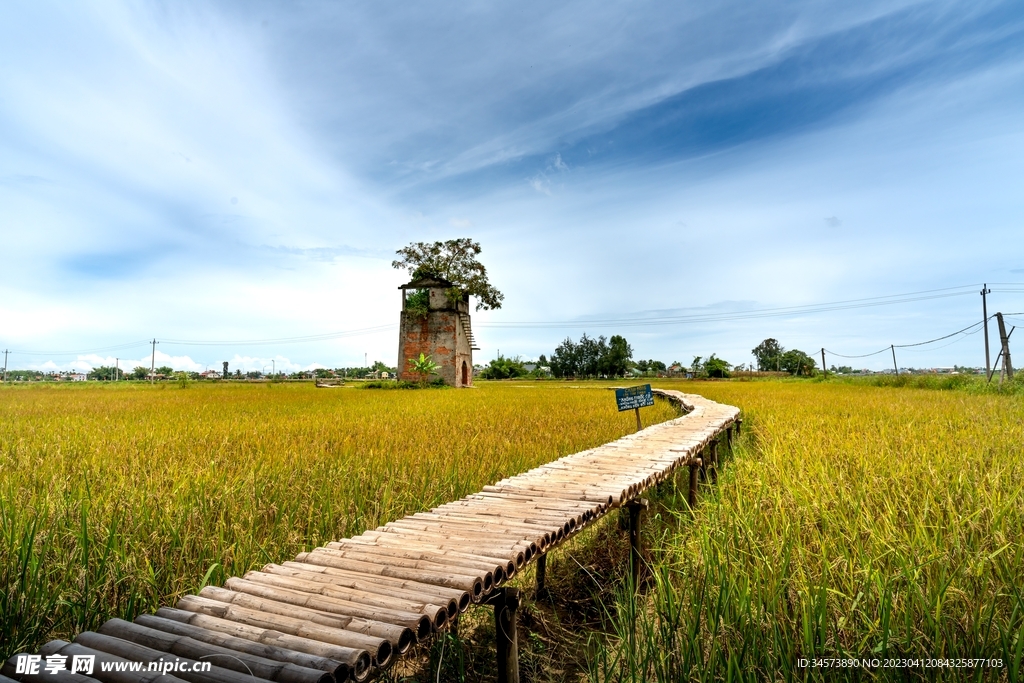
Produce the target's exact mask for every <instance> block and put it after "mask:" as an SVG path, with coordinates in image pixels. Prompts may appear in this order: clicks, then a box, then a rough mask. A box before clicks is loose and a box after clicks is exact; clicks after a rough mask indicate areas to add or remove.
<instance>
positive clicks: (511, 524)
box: [404, 512, 565, 543]
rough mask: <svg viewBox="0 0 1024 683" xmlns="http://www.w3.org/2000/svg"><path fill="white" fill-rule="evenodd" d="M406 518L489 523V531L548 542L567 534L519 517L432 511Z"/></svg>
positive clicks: (423, 520)
mask: <svg viewBox="0 0 1024 683" xmlns="http://www.w3.org/2000/svg"><path fill="white" fill-rule="evenodd" d="M404 519H408V520H412V521H414V522H416V523H419V522H432V523H434V524H441V525H450V524H457V525H460V526H469V527H471V528H480V526H481V524H487V525H488V531H492V530H501V531H507V532H508V533H513V534H518V535H520V536H522V537H523V538H544V539H545V541H546V542H548V543H553V542H555V541H559V540H561V539H562V537H563V536H565V530H564V529H563V528H562V527H561V526H558V527H555V528H552V526H550V525H546V524H540V523H538V524H531V523H528V522H523V521H521V520H519V519H509V520H503V519H493V518H492V519H489V518H488V517H486V516H485V515H469V514H458V513H449V514H445V515H440V514H435V513H431V512H418V513H416V514H415V515H410V516H409V517H405V518H404Z"/></svg>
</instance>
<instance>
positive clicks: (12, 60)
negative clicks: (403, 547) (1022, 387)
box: [0, 0, 1024, 371]
mask: <svg viewBox="0 0 1024 683" xmlns="http://www.w3.org/2000/svg"><path fill="white" fill-rule="evenodd" d="M1022 180H1024V5H1021V4H1020V3H1014V2H986V1H984V0H982V1H978V2H970V3H967V2H959V3H957V2H894V1H892V0H890V1H888V2H871V1H867V2H861V3H839V2H815V1H811V2H775V3H761V4H760V5H757V4H754V5H751V4H750V3H740V2H731V1H728V0H726V1H723V2H717V3H703V2H701V3H698V2H678V3H671V4H669V3H652V2H644V1H638V2H630V3H605V4H603V5H595V3H583V2H567V3H557V4H556V5H555V6H552V4H551V3H540V2H523V1H520V2H516V3H450V4H448V3H442V2H435V3H420V4H414V5H404V6H398V5H393V4H387V3H374V2H347V3H337V2H298V3H291V4H287V5H282V4H280V3H270V2H256V1H247V2H223V3H218V2H208V3H173V2H167V3H159V2H145V3H116V2H95V3H87V2H82V3H70V4H69V3H59V4H58V3H47V2H40V1H33V2H23V3H21V2H8V3H4V4H3V7H2V8H0V253H2V266H0V345H3V348H5V349H10V350H11V354H10V356H9V360H8V363H9V366H10V367H11V368H23V369H29V368H32V369H44V370H45V369H49V370H55V369H65V370H66V369H88V368H91V367H95V366H98V365H106V364H109V365H112V364H113V363H114V362H115V360H116V362H117V363H119V364H120V366H121V367H123V368H124V367H132V366H134V365H140V364H142V365H147V366H148V365H149V361H150V358H151V351H152V349H153V347H152V346H151V345H150V343H149V342H150V341H151V340H154V339H155V340H157V341H158V342H159V343H158V344H157V345H156V363H157V365H165V364H166V365H171V366H172V367H174V368H175V369H182V370H203V369H206V368H208V367H209V368H219V367H220V364H221V362H222V361H225V360H226V361H229V362H230V363H231V368H232V369H236V368H237V369H243V370H263V369H264V368H266V367H267V366H270V365H272V364H273V365H274V367H275V368H276V369H278V370H282V369H283V370H289V371H294V370H298V369H301V368H310V367H320V366H323V367H344V366H361V365H363V363H364V361H366V360H368V361H369V362H370V363H372V362H373V361H376V360H380V361H383V362H385V363H387V364H388V365H395V364H396V363H397V362H398V359H397V346H398V344H397V323H398V318H399V310H400V305H401V304H400V294H399V292H398V289H397V287H398V286H399V285H400V284H402V283H403V282H404V281H406V280H407V274H406V273H404V272H402V271H399V270H396V269H394V268H392V267H391V260H392V258H393V257H394V252H395V250H396V249H399V248H400V247H402V246H404V245H405V244H407V243H409V242H411V241H431V240H442V239H451V238H455V237H471V238H473V239H475V240H477V241H479V242H480V244H481V246H482V247H483V253H482V254H481V259H482V261H483V262H484V264H485V265H486V266H487V268H488V273H489V275H490V279H491V282H492V283H493V284H494V285H495V286H496V287H498V289H500V290H501V291H502V292H504V294H505V305H504V306H503V307H502V308H501V309H500V310H496V311H481V312H479V313H475V314H474V316H473V325H474V333H475V336H476V339H477V341H478V344H479V345H480V347H481V349H480V351H478V352H477V353H476V356H475V360H476V362H478V363H486V362H487V361H488V360H490V359H492V358H494V357H496V356H497V355H498V354H499V353H500V354H501V355H504V356H517V355H518V356H521V357H523V358H526V359H532V358H536V357H537V356H539V355H540V354H550V353H551V351H552V350H553V349H554V348H555V347H556V346H557V345H558V344H559V342H560V341H561V340H562V339H564V338H565V337H567V336H572V337H573V338H578V337H579V336H580V335H581V334H583V333H584V332H586V333H588V334H590V335H591V336H596V335H608V336H610V335H612V334H622V335H623V336H625V337H626V338H627V339H628V340H629V342H630V344H631V345H632V347H633V350H634V356H635V357H636V358H655V359H659V360H662V361H665V362H672V361H682V362H683V363H689V362H690V361H691V359H692V358H693V356H697V355H700V356H704V357H707V356H709V355H710V354H711V353H716V354H717V355H718V356H719V357H722V358H725V359H726V360H728V361H730V362H732V363H734V364H740V363H749V362H750V361H751V359H752V358H751V354H750V350H751V349H752V348H753V347H755V346H756V345H757V344H758V343H759V342H760V341H761V340H763V339H765V338H767V337H773V338H776V339H778V340H779V342H780V343H781V344H782V345H783V346H784V347H786V348H799V349H802V350H804V351H806V352H808V353H810V354H812V355H815V356H820V349H821V348H824V349H826V353H827V356H828V360H827V362H828V364H830V365H832V364H835V365H843V364H850V365H853V366H855V367H864V368H868V369H884V368H887V367H890V366H891V365H892V357H891V355H887V354H888V353H889V351H888V347H889V345H890V344H895V345H897V346H898V345H906V344H915V343H917V342H921V341H927V340H930V339H934V338H938V337H942V336H944V335H947V334H949V333H952V332H955V331H957V330H961V329H963V328H966V327H968V326H969V325H972V324H974V323H980V321H981V318H982V313H981V308H982V307H981V297H980V296H979V292H980V290H981V288H982V285H983V283H989V287H990V288H991V289H992V293H991V294H989V295H988V306H989V309H988V310H989V312H990V313H991V312H995V311H1001V312H1004V313H1007V314H1010V313H1016V314H1019V315H1017V317H1016V318H1013V317H1012V316H1011V317H1010V318H1008V319H1007V321H1008V324H1009V325H1014V324H1021V325H1024V284H1022V283H1024V229H1022V219H1024V182H1022ZM919 293H923V294H919ZM886 297H888V298H886ZM851 301H853V302H856V303H853V304H842V305H834V304H836V302H851ZM867 304H870V305H867ZM780 309H782V310H780ZM968 332H973V334H963V335H958V336H954V337H951V338H948V339H944V340H942V341H940V342H936V343H933V344H925V345H922V346H913V347H903V348H897V353H898V356H899V360H898V363H899V365H900V366H901V367H932V366H952V365H954V364H959V365H971V366H980V365H983V364H984V346H983V341H982V334H981V333H980V325H978V326H976V327H974V328H971V329H969V330H968ZM992 334H993V335H995V334H996V329H995V324H994V323H993V324H992ZM993 343H995V342H993ZM880 349H885V350H886V353H885V354H877V355H874V356H869V357H866V358H861V359H843V358H842V357H841V356H840V355H838V354H843V355H846V356H855V355H860V354H867V353H871V352H875V351H878V350H880ZM0 350H2V349H0ZM992 355H993V356H994V355H995V352H993V354H992Z"/></svg>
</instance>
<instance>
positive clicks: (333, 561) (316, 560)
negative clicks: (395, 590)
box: [295, 553, 484, 599]
mask: <svg viewBox="0 0 1024 683" xmlns="http://www.w3.org/2000/svg"><path fill="white" fill-rule="evenodd" d="M295 559H296V560H297V561H298V562H302V563H304V564H319V565H323V566H325V567H334V568H336V569H348V570H349V571H354V572H359V573H362V574H370V575H373V574H380V575H382V576H391V577H394V578H396V579H409V580H411V581H419V582H421V583H435V584H438V585H441V586H448V587H450V588H458V589H459V590H464V591H467V592H468V593H469V595H470V597H472V598H474V599H476V598H479V597H480V595H482V594H483V592H484V581H483V579H482V578H480V577H478V576H477V577H467V576H461V575H460V576H454V575H450V574H438V573H436V572H429V571H425V570H422V569H408V568H406V567H388V566H386V565H380V564H373V563H370V562H360V561H358V560H346V559H344V558H339V557H331V556H329V555H326V554H322V553H321V554H319V555H318V554H316V553H299V555H298V556H296V558H295Z"/></svg>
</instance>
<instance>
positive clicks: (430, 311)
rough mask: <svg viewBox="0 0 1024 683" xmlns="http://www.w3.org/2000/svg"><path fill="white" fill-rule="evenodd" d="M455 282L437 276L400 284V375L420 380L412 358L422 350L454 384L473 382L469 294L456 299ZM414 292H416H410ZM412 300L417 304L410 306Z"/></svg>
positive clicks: (403, 377)
mask: <svg viewBox="0 0 1024 683" xmlns="http://www.w3.org/2000/svg"><path fill="white" fill-rule="evenodd" d="M453 287H454V285H453V284H452V283H451V282H448V281H447V280H444V279H441V278H435V277H429V276H427V277H418V278H416V279H414V280H412V281H411V282H407V283H406V284H404V285H402V286H401V287H399V289H401V290H402V314H401V324H400V326H399V332H398V366H397V367H398V379H403V380H410V381H412V380H417V379H419V377H418V376H417V375H416V373H415V372H413V371H412V369H411V368H410V366H409V359H410V358H419V355H420V354H421V353H422V354H424V355H426V356H428V357H430V358H433V360H434V362H435V363H437V366H438V368H437V375H438V376H439V377H441V379H443V380H444V381H445V383H446V384H449V385H451V386H453V387H469V386H472V385H473V351H474V350H475V349H477V346H476V342H475V341H474V340H473V328H472V327H471V325H470V318H469V296H468V295H464V296H463V297H462V298H461V299H460V300H459V301H454V302H453V301H452V300H451V299H449V297H448V292H449V291H450V290H451V289H452V288H453ZM410 292H412V293H411V294H410ZM410 300H412V301H413V303H414V304H415V305H414V306H412V307H411V308H410Z"/></svg>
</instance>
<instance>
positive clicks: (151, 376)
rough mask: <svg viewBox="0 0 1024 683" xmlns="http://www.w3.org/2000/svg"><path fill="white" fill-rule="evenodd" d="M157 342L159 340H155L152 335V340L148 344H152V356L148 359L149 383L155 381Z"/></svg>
mask: <svg viewBox="0 0 1024 683" xmlns="http://www.w3.org/2000/svg"><path fill="white" fill-rule="evenodd" d="M159 343H160V342H158V341H157V340H156V337H154V338H153V341H151V342H150V344H152V345H153V356H152V357H151V358H150V361H149V383H150V384H153V383H154V382H156V345H157V344H159Z"/></svg>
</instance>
